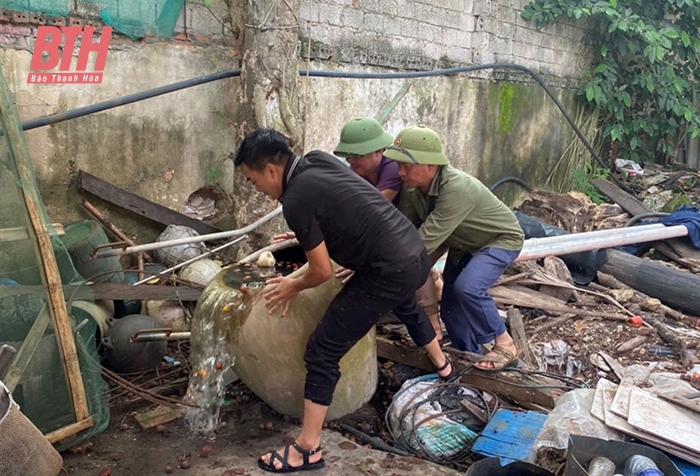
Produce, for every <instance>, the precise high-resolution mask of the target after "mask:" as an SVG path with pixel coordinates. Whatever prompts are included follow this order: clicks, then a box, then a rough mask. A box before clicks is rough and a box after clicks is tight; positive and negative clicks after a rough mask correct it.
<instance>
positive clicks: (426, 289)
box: [333, 117, 445, 340]
mask: <svg viewBox="0 0 700 476" xmlns="http://www.w3.org/2000/svg"><path fill="white" fill-rule="evenodd" d="M393 143H394V137H393V136H392V135H391V134H389V133H388V132H386V131H385V130H384V128H383V127H382V125H381V124H380V123H379V122H378V121H377V120H376V119H374V118H372V117H360V118H355V119H351V120H350V121H348V122H347V123H346V124H345V125H344V126H343V129H342V130H341V131H340V141H339V142H338V145H337V146H336V147H335V150H334V151H333V153H334V154H335V155H337V156H338V157H343V158H345V160H347V161H348V163H349V164H350V168H351V169H352V170H353V171H354V172H355V173H356V174H358V175H359V176H360V177H362V178H364V179H365V180H367V181H368V182H369V183H370V184H372V185H373V186H374V188H376V189H377V190H379V192H380V193H381V194H382V195H384V197H385V198H386V199H387V200H389V201H390V202H391V203H393V204H394V205H397V206H398V204H399V191H400V190H401V187H402V185H403V182H402V180H401V177H399V165H398V163H397V162H396V161H394V160H390V159H387V158H386V157H384V150H385V149H386V148H387V147H389V146H390V145H392V144H393ZM444 252H445V250H444V249H440V250H437V252H436V253H434V256H431V257H430V260H431V261H430V262H431V267H432V265H433V264H434V263H435V261H437V259H438V258H439V256H440V255H441V254H443V253H444ZM336 277H338V278H339V279H341V280H342V282H343V284H345V283H346V282H347V281H348V280H349V279H350V277H352V271H350V270H346V269H345V268H343V267H340V268H338V269H337V270H336ZM436 278H439V276H434V275H433V274H431V276H429V277H428V280H427V281H426V283H425V284H424V285H423V286H421V288H420V289H419V290H418V291H417V292H416V300H417V301H418V305H419V306H420V307H421V308H422V309H423V311H425V313H426V315H427V316H428V320H429V321H430V324H431V325H432V326H433V329H434V330H435V334H436V335H437V338H438V340H442V339H443V334H442V326H441V325H440V317H439V315H438V297H437V293H436Z"/></svg>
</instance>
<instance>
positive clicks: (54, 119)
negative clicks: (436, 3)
mask: <svg viewBox="0 0 700 476" xmlns="http://www.w3.org/2000/svg"><path fill="white" fill-rule="evenodd" d="M486 69H505V70H515V71H521V72H523V73H527V74H528V75H529V76H530V77H531V78H532V79H533V80H534V81H535V82H536V83H537V84H539V85H540V86H541V87H542V89H544V91H545V92H546V93H547V95H548V96H549V98H550V99H551V100H552V101H554V104H556V106H557V108H559V110H560V111H561V113H562V114H563V115H564V118H565V119H566V121H567V122H568V123H569V125H570V126H571V128H572V129H573V130H574V132H575V133H576V135H577V136H578V138H579V139H580V140H581V142H582V143H583V145H584V146H585V147H586V149H588V152H590V154H591V155H592V156H593V158H594V159H595V160H596V162H598V164H599V165H600V166H601V167H602V168H603V169H606V170H608V174H609V176H610V178H611V180H612V181H613V182H615V184H616V185H617V186H619V187H620V188H622V189H623V190H625V191H627V192H632V190H631V189H630V188H629V187H627V186H626V185H625V184H623V183H622V182H621V181H620V180H619V179H618V178H617V177H615V176H614V175H613V174H612V171H611V170H610V167H609V166H608V165H607V164H606V163H605V162H604V161H603V159H601V158H600V156H599V155H598V154H597V153H596V151H595V150H593V147H592V146H591V144H590V143H589V142H588V140H587V139H586V137H585V136H584V135H583V134H582V133H581V130H580V129H579V128H578V127H577V126H576V124H575V123H574V121H573V119H572V118H571V116H569V113H568V112H567V111H566V109H565V108H564V106H563V105H562V103H561V102H560V101H559V99H558V98H557V97H556V96H555V95H554V93H552V91H551V90H550V89H549V87H548V86H547V85H546V84H545V82H544V81H543V80H542V78H540V77H539V76H538V75H537V74H536V73H535V72H534V71H532V70H531V69H529V68H527V67H525V66H521V65H518V64H509V63H491V64H482V65H473V66H458V67H455V68H446V69H435V70H431V71H411V72H405V73H352V72H345V71H314V70H305V69H302V70H299V75H301V76H306V77H314V78H343V79H402V78H428V77H432V76H450V75H456V74H459V73H467V72H470V71H481V70H486ZM240 75H241V70H240V69H236V70H229V71H222V72H220V73H214V74H209V75H206V76H200V77H198V78H193V79H188V80H185V81H180V82H177V83H173V84H169V85H166V86H160V87H157V88H153V89H148V90H145V91H141V92H138V93H134V94H129V95H127V96H122V97H120V98H115V99H110V100H108V101H104V102H101V103H97V104H92V105H90V106H84V107H79V108H77V109H72V110H70V111H64V112H60V113H58V114H51V115H49V116H43V117H38V118H35V119H31V120H29V121H24V122H22V128H23V129H24V130H25V131H26V130H30V129H35V128H37V127H43V126H47V125H50V124H56V123H58V122H62V121H65V120H68V119H75V118H77V117H81V116H86V115H88V114H94V113H96V112H101V111H105V110H107V109H112V108H115V107H119V106H124V105H126V104H131V103H134V102H138V101H143V100H144V99H150V98H152V97H156V96H160V95H162V94H166V93H170V92H174V91H179V90H181V89H186V88H191V87H192V86H198V85H200V84H205V83H210V82H212V81H218V80H220V79H225V78H233V77H237V76H240Z"/></svg>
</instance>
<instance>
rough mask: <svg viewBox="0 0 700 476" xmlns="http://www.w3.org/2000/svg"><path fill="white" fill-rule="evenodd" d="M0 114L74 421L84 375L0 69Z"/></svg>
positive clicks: (81, 409) (84, 409)
mask: <svg viewBox="0 0 700 476" xmlns="http://www.w3.org/2000/svg"><path fill="white" fill-rule="evenodd" d="M0 96H1V99H2V101H0V114H1V115H2V122H3V125H4V132H5V137H6V138H7V144H8V149H9V152H10V154H9V156H10V161H11V162H14V167H13V168H14V169H15V170H16V171H17V175H18V177H17V179H18V180H19V184H18V185H19V188H20V193H21V196H22V198H23V199H24V205H25V207H24V210H25V214H26V216H27V222H28V225H29V226H28V230H29V232H30V234H31V235H32V238H33V240H32V241H33V243H34V245H35V252H36V259H37V264H39V272H40V274H41V279H42V282H43V284H44V285H45V286H46V287H47V291H48V302H49V311H50V313H51V317H52V318H53V322H54V329H55V331H56V338H57V340H58V346H59V349H60V354H61V360H62V361H63V366H64V369H65V372H66V378H67V381H68V389H69V393H70V396H71V400H72V403H73V410H74V412H75V419H76V421H82V420H85V419H86V418H88V416H89V412H88V406H87V399H86V397H85V388H84V387H83V377H82V374H81V373H80V364H79V362H78V352H77V349H76V346H75V340H74V338H73V331H72V328H71V324H70V319H69V317H68V311H67V309H66V301H65V297H64V296H63V290H62V289H61V276H60V274H59V272H58V265H57V264H56V256H55V255H54V251H53V245H52V243H51V235H50V234H49V230H48V228H47V227H46V224H45V223H44V221H43V216H42V212H41V209H40V203H41V198H40V196H39V192H38V191H37V190H36V184H35V180H34V172H33V169H32V164H31V160H30V158H29V153H28V151H27V144H26V143H25V141H24V135H23V133H22V125H21V124H20V121H19V116H18V114H17V110H16V108H15V107H14V104H13V100H12V95H11V93H10V91H9V89H8V88H7V83H6V82H5V77H4V75H3V74H1V73H0Z"/></svg>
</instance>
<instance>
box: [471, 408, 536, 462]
mask: <svg viewBox="0 0 700 476" xmlns="http://www.w3.org/2000/svg"><path fill="white" fill-rule="evenodd" d="M546 419H547V415H545V414H543V413H538V412H531V411H528V412H517V411H512V410H505V409H501V410H498V411H497V412H496V413H495V414H494V415H493V417H492V418H491V421H489V423H488V425H486V428H484V429H483V431H482V432H481V434H480V435H479V437H478V438H477V439H476V441H475V442H474V446H473V447H472V452H474V453H476V454H479V455H482V456H484V457H487V458H489V457H492V456H498V457H499V458H500V459H501V464H502V465H505V464H508V463H510V462H512V461H521V460H522V461H524V460H526V459H527V457H528V456H529V454H530V448H531V447H532V445H533V443H534V442H535V439H536V438H537V435H539V434H540V430H541V429H542V426H543V425H544V422H545V420H546Z"/></svg>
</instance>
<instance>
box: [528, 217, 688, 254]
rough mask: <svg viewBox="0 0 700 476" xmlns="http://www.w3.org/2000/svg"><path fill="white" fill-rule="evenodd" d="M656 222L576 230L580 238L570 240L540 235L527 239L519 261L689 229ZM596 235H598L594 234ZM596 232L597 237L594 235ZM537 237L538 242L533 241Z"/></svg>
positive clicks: (652, 238)
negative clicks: (653, 223) (582, 231)
mask: <svg viewBox="0 0 700 476" xmlns="http://www.w3.org/2000/svg"><path fill="white" fill-rule="evenodd" d="M650 226H652V227H653V225H647V226H639V227H632V228H615V229H612V230H601V231H602V232H604V233H599V232H587V233H576V234H572V235H570V236H572V237H575V238H576V239H571V240H567V241H561V240H558V241H557V240H554V241H553V240H552V238H558V237H552V238H537V239H533V238H531V239H529V240H525V244H524V246H523V250H522V251H521V252H520V255H519V256H518V258H517V259H516V260H515V261H527V260H533V259H540V258H544V257H545V256H559V255H568V254H571V253H580V252H582V251H591V250H598V249H603V248H614V247H617V246H625V245H631V244H635V243H645V242H648V241H658V240H666V239H668V238H677V237H679V236H686V235H687V234H688V229H687V228H686V227H685V226H683V225H677V226H668V227H666V226H663V225H662V227H663V228H659V227H653V228H649V227H650ZM594 234H596V235H594ZM592 235H593V236H592ZM533 240H536V241H533Z"/></svg>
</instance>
